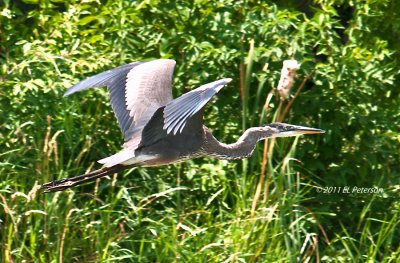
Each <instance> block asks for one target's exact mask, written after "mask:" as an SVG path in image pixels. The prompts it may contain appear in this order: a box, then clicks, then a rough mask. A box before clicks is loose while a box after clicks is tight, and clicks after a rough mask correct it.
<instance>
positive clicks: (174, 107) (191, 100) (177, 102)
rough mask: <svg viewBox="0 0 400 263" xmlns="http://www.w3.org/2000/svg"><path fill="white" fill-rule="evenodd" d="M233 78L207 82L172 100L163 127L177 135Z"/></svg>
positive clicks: (168, 105) (167, 107)
mask: <svg viewBox="0 0 400 263" xmlns="http://www.w3.org/2000/svg"><path fill="white" fill-rule="evenodd" d="M231 80H232V79H230V78H226V79H220V80H217V81H214V82H211V83H208V84H205V85H203V86H200V87H199V88H197V89H195V90H192V91H190V92H188V93H186V94H184V95H182V96H181V97H179V98H176V99H174V100H172V101H170V102H169V103H168V104H167V105H166V107H165V109H164V126H163V129H164V130H166V131H167V134H170V133H171V132H173V134H174V135H175V134H177V133H178V132H182V130H183V128H185V125H186V123H187V121H188V120H189V119H190V118H191V117H192V116H193V115H195V114H196V113H197V112H198V111H200V110H201V109H202V108H203V107H204V105H206V103H207V102H208V101H209V100H210V99H211V98H212V96H214V95H215V94H216V93H217V92H218V91H219V90H220V89H221V88H222V87H223V86H224V85H226V84H227V83H229V82H231Z"/></svg>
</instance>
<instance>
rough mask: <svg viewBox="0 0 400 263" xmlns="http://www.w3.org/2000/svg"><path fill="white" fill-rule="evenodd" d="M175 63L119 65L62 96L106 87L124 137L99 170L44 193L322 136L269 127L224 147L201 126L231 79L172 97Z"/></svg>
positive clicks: (304, 129) (298, 129) (242, 155)
mask: <svg viewBox="0 0 400 263" xmlns="http://www.w3.org/2000/svg"><path fill="white" fill-rule="evenodd" d="M174 67H175V61H174V60H170V59H158V60H152V61H147V62H135V63H131V64H127V65H123V66H120V67H117V68H114V69H111V70H108V71H106V72H103V73H100V74H98V75H95V76H92V77H90V78H87V79H85V80H83V81H81V82H79V83H78V84H76V85H74V86H72V87H71V88H70V89H68V90H67V92H66V93H65V94H64V96H68V95H71V94H73V93H75V92H78V91H81V90H85V89H89V88H92V87H101V86H107V87H108V92H109V94H110V101H111V106H112V108H113V110H114V113H115V115H116V117H117V120H118V123H119V126H120V128H121V131H122V133H123V135H124V139H125V144H124V147H123V150H121V151H120V152H118V153H116V154H114V155H112V156H110V157H107V158H104V159H101V160H99V161H98V162H99V163H101V164H103V165H104V166H103V168H101V169H98V170H95V171H93V172H90V173H87V174H83V175H80V176H76V177H73V178H66V179H61V180H56V181H53V182H49V183H46V184H44V185H43V186H42V189H44V190H45V191H46V192H55V191H62V190H65V189H67V188H70V187H72V186H75V185H78V184H82V183H84V182H88V181H92V180H94V179H96V178H100V177H103V176H106V175H109V174H113V173H117V172H119V171H121V170H124V169H127V168H131V167H136V166H158V165H165V164H170V163H174V162H178V161H183V160H187V159H192V158H196V157H200V156H212V157H216V158H218V159H241V158H245V157H248V156H250V155H251V154H252V153H253V151H254V148H255V146H256V143H257V142H258V141H260V140H263V139H266V138H274V137H288V136H296V135H300V134H310V133H323V132H324V131H323V130H320V129H314V128H307V127H302V126H295V125H289V124H285V123H272V124H269V125H266V126H264V127H253V128H250V129H248V130H246V131H245V132H244V133H243V135H242V136H241V137H240V138H239V140H238V141H237V142H236V143H232V144H224V143H221V142H219V141H218V140H217V139H215V138H214V136H213V135H212V133H211V132H210V130H209V129H208V128H207V127H206V126H204V125H203V112H204V106H205V105H206V103H207V102H208V101H209V100H210V99H211V98H212V96H214V95H215V94H216V93H217V92H218V91H219V90H220V89H221V88H222V87H223V86H224V85H225V84H227V83H229V82H230V81H231V79H229V78H225V79H220V80H217V81H214V82H211V83H208V84H205V85H203V86H201V87H199V88H197V89H195V90H192V91H190V92H188V93H186V94H184V95H182V96H180V97H179V98H176V99H172V87H171V82H172V74H173V70H174Z"/></svg>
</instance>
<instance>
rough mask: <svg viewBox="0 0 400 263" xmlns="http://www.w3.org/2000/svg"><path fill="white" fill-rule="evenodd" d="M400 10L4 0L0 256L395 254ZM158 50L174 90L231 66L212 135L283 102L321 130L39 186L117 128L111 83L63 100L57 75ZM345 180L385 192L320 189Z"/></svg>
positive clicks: (293, 117) (87, 155) (115, 141)
mask: <svg viewBox="0 0 400 263" xmlns="http://www.w3.org/2000/svg"><path fill="white" fill-rule="evenodd" d="M399 10H400V4H399V2H398V1H389V0H385V1H367V2H365V1H350V2H348V1H341V0H315V1H314V2H313V3H310V1H290V2H288V1H233V0H224V1H201V0H198V1H186V0H181V1H176V2H172V1H156V0H153V1H150V0H145V1H105V0H104V1H103V0H85V1H63V0H37V1H34V0H29V1H28V0H23V1H9V0H4V1H3V3H2V4H1V6H0V65H1V68H0V105H1V114H0V149H1V151H0V204H1V206H0V229H1V230H0V243H1V244H2V246H0V261H2V262H22V261H28V262H62V261H65V262H103V261H104V262H112V261H117V262H118V261H123V262H125V261H126V262H197V261H198V262H299V261H306V262H313V261H317V259H319V260H324V261H326V262H349V261H350V262H364V261H370V262H372V261H376V262H397V261H398V260H399V258H400V251H399V247H400V239H399V236H400V233H399V223H400V217H399V213H398V211H399V206H400V203H399V201H398V197H399V189H400V182H399V175H400V170H399V160H400V158H399V157H400V151H399V149H400V148H399V143H400V140H399V138H400V134H399V121H398V120H399V117H400V113H399V108H400V107H399V106H400V105H399V103H400V96H399V91H398V89H396V88H395V87H397V86H398V84H399V73H400V66H399V61H398V57H399V50H400V46H399V42H398V38H399V35H400V29H399V17H400V16H399ZM159 57H165V58H174V59H175V60H177V68H176V71H175V75H174V86H175V87H176V89H174V93H175V95H176V96H178V95H180V94H182V93H185V92H187V91H188V90H191V89H193V88H194V87H196V86H199V85H201V84H202V83H206V82H210V81H213V80H215V79H218V78H222V77H231V78H233V79H234V81H233V82H232V83H231V84H230V85H228V86H227V87H225V88H224V89H223V90H222V91H221V92H220V94H219V95H218V96H217V99H216V100H215V102H214V103H212V104H211V103H210V105H208V107H207V109H206V116H205V123H206V125H207V126H209V127H210V128H211V129H212V130H213V132H214V134H215V136H216V137H217V138H219V139H220V140H221V141H225V142H232V141H234V140H235V139H237V138H238V136H239V135H240V134H241V132H242V131H243V130H244V129H245V128H248V127H250V126H256V125H262V124H264V123H266V122H272V121H275V120H278V119H279V118H280V117H283V114H282V110H283V109H284V108H285V107H288V109H290V110H289V111H288V114H287V115H286V116H285V118H284V119H283V120H284V121H285V122H290V123H295V124H303V125H308V126H311V127H319V128H322V129H325V130H326V131H327V132H326V133H325V134H324V135H323V136H304V137H301V138H298V139H277V140H276V141H274V142H268V143H266V144H265V145H264V149H263V147H262V144H261V143H260V146H261V147H258V149H257V151H256V153H255V154H254V156H253V157H251V158H249V159H248V160H244V161H242V162H240V161H238V162H226V161H218V160H211V159H210V160H209V159H201V160H193V161H189V162H186V163H182V164H178V165H171V166H167V167H160V168H149V169H144V168H138V169H134V170H131V171H129V172H126V173H121V174H120V175H119V176H118V180H117V178H116V176H114V177H113V178H110V180H102V181H98V182H97V183H96V184H95V185H93V184H89V185H86V186H83V187H79V188H76V189H73V191H72V190H71V191H67V192H63V193H56V194H48V195H45V194H43V193H41V192H39V191H38V190H37V186H38V185H40V184H42V183H44V182H47V181H50V180H53V179H56V178H63V177H68V176H74V175H77V174H80V173H83V172H85V171H86V169H92V168H94V167H95V166H97V164H96V163H95V161H96V160H98V159H101V158H104V157H106V156H108V155H110V154H112V153H114V152H116V151H118V150H119V149H120V145H121V142H122V136H121V134H120V132H119V129H118V128H117V122H116V121H115V117H114V115H113V113H112V110H111V107H109V103H108V99H107V93H106V91H105V90H104V89H97V90H92V91H88V92H83V93H81V94H76V95H75V94H74V95H73V96H71V97H68V98H63V97H62V94H63V92H64V91H65V90H66V88H67V87H69V86H71V85H73V84H74V83H76V82H78V81H79V80H81V79H83V78H85V77H87V76H90V75H93V74H95V73H97V72H101V71H104V70H106V69H109V68H112V67H114V66H117V65H121V64H124V63H128V62H132V61H137V60H143V59H151V58H159ZM289 58H295V59H297V60H298V61H299V62H300V63H302V66H301V68H300V70H299V72H298V73H299V74H298V79H297V82H296V84H295V87H294V91H296V89H300V87H302V89H301V91H300V92H299V93H298V95H296V96H293V95H294V94H295V92H292V98H291V99H290V102H292V104H290V105H289V103H288V102H287V101H284V102H281V101H280V100H279V98H278V97H277V96H276V95H275V94H274V93H270V92H271V90H272V89H273V88H274V87H276V86H277V83H278V80H279V77H280V69H281V67H282V61H283V60H285V59H289ZM302 81H304V83H303V84H302ZM268 94H269V95H268ZM288 105H289V106H288ZM265 153H268V156H267V155H265ZM88 167H89V168H88ZM346 186H349V187H350V188H353V187H354V186H356V187H380V188H382V189H383V193H377V194H357V193H349V194H345V193H343V192H341V193H337V192H336V193H330V194H328V193H324V191H317V189H324V187H326V189H328V188H329V187H346Z"/></svg>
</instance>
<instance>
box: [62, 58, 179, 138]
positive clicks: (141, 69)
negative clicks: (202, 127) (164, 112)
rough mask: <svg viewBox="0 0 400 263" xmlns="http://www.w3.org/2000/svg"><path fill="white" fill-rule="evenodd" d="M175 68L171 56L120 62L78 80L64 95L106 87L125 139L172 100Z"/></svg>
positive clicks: (130, 136)
mask: <svg viewBox="0 0 400 263" xmlns="http://www.w3.org/2000/svg"><path fill="white" fill-rule="evenodd" d="M174 67H175V61H174V60H170V59H158V60H152V61H148V62H136V63H131V64H127V65H123V66H120V67H117V68H115V69H111V70H108V71H106V72H103V73H100V74H97V75H95V76H93V77H90V78H87V79H86V80H83V81H81V82H79V83H78V84H76V85H74V86H72V87H71V88H70V89H68V90H67V92H66V93H65V94H64V96H68V95H70V94H73V93H75V92H78V91H81V90H86V89H89V88H93V87H101V86H107V87H108V91H109V94H110V101H111V106H112V108H113V110H114V113H115V116H116V117H117V120H118V123H119V125H120V128H121V131H122V133H123V134H124V139H125V142H126V141H128V140H130V139H131V138H132V136H134V134H136V133H140V131H141V130H142V129H143V127H144V126H145V125H146V123H147V122H148V121H149V120H150V118H151V116H152V115H153V114H154V112H155V111H156V110H157V109H158V108H159V107H162V106H165V105H166V104H167V103H168V102H169V101H171V100H172V88H171V82H172V74H173V71H174Z"/></svg>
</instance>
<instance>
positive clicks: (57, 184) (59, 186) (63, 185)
mask: <svg viewBox="0 0 400 263" xmlns="http://www.w3.org/2000/svg"><path fill="white" fill-rule="evenodd" d="M126 168H127V167H126V166H124V165H116V166H113V167H103V168H101V169H98V170H95V171H92V172H90V173H86V174H82V175H78V176H75V177H72V178H65V179H60V180H55V181H52V182H49V183H45V184H43V185H42V186H41V188H40V189H41V190H44V191H45V192H46V193H50V192H58V191H63V190H66V189H68V188H71V187H73V186H76V185H80V184H83V183H86V182H90V181H93V180H96V179H97V178H101V177H104V176H107V175H110V174H114V173H118V172H119V171H122V170H124V169H126Z"/></svg>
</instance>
